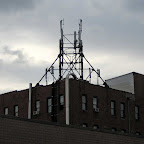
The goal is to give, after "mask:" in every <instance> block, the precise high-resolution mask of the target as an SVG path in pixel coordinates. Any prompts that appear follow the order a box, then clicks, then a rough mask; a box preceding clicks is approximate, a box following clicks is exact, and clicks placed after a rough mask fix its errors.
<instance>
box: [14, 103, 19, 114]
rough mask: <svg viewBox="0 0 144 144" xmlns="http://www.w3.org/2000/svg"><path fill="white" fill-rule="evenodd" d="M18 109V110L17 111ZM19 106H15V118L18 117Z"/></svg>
mask: <svg viewBox="0 0 144 144" xmlns="http://www.w3.org/2000/svg"><path fill="white" fill-rule="evenodd" d="M16 108H17V110H16ZM18 111H19V110H18V105H14V116H16V117H18Z"/></svg>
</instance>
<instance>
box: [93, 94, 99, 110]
mask: <svg viewBox="0 0 144 144" xmlns="http://www.w3.org/2000/svg"><path fill="white" fill-rule="evenodd" d="M97 108H98V98H97V97H96V96H94V97H93V109H94V110H96V109H97Z"/></svg>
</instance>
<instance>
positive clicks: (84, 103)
mask: <svg viewBox="0 0 144 144" xmlns="http://www.w3.org/2000/svg"><path fill="white" fill-rule="evenodd" d="M86 109H87V100H86V96H85V95H83V96H82V110H86Z"/></svg>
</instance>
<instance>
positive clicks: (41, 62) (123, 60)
mask: <svg viewBox="0 0 144 144" xmlns="http://www.w3.org/2000/svg"><path fill="white" fill-rule="evenodd" d="M61 19H64V32H65V33H73V31H75V30H76V31H77V30H78V21H79V19H82V20H83V31H82V40H83V46H84V54H85V56H86V58H87V59H88V60H89V62H90V63H91V64H92V65H93V66H94V68H95V69H97V68H99V69H100V70H101V77H102V78H103V79H104V80H106V79H109V78H112V77H115V76H119V75H122V74H126V73H130V72H133V71H135V72H138V73H142V74H144V67H143V62H144V56H143V55H144V48H143V46H144V0H0V81H1V84H0V93H4V92H8V91H12V90H21V89H26V88H28V85H29V83H30V82H32V83H33V86H34V85H35V84H36V83H37V82H38V81H39V80H40V78H41V77H42V75H43V74H44V72H45V68H46V67H49V66H50V65H51V64H52V62H53V61H54V60H55V59H56V57H57V55H58V53H59V39H60V29H59V22H60V20H61Z"/></svg>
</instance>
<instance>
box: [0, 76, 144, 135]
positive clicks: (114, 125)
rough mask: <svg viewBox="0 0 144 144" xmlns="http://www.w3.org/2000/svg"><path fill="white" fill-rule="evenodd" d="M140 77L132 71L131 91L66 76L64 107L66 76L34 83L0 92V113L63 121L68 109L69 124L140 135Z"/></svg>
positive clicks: (142, 131) (143, 130) (142, 117)
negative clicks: (20, 89) (35, 84)
mask: <svg viewBox="0 0 144 144" xmlns="http://www.w3.org/2000/svg"><path fill="white" fill-rule="evenodd" d="M141 77H144V76H143V75H140V74H136V80H137V83H136V82H135V83H134V85H135V91H137V92H135V93H130V92H125V91H122V90H116V89H112V88H109V87H103V86H99V85H94V84H90V83H89V82H88V81H84V80H78V79H74V78H70V79H69V107H68V109H67V104H66V83H65V82H66V79H63V80H61V81H57V82H55V83H53V84H51V85H47V86H42V85H37V86H35V87H32V89H26V90H22V91H13V92H9V93H5V94H1V95H0V114H1V115H3V114H4V115H13V116H15V117H20V118H29V119H37V120H46V121H48V122H56V123H59V124H66V123H67V122H66V121H67V111H69V113H68V114H69V117H68V122H69V123H68V124H70V125H75V126H77V127H88V128H90V129H100V130H108V131H113V132H116V131H117V132H120V133H129V134H136V135H144V126H143V122H144V115H143V109H144V107H143V102H144V100H143V97H142V95H143V89H142V87H139V85H138V84H140V85H141V84H142V83H143V82H144V79H142V78H141ZM141 86H142V85H141ZM30 91H31V102H30V103H31V106H30V107H31V109H30V108H29V92H30ZM29 110H30V117H28V116H29Z"/></svg>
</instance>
